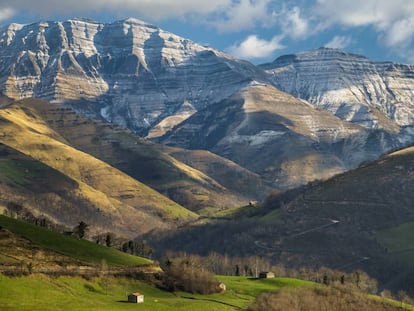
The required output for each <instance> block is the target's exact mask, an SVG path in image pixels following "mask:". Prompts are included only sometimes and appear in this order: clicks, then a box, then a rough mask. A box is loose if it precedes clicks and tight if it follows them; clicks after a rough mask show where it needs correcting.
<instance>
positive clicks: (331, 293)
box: [248, 287, 400, 311]
mask: <svg viewBox="0 0 414 311" xmlns="http://www.w3.org/2000/svg"><path fill="white" fill-rule="evenodd" d="M303 310H306V311H319V310H329V311H361V310H364V311H371V310H372V311H397V310H400V309H399V308H398V307H396V306H392V305H390V304H389V303H387V302H384V301H380V300H375V299H373V298H370V297H369V296H366V295H363V294H361V293H357V292H354V291H349V290H345V289H340V288H334V287H316V288H301V289H285V290H281V291H279V292H277V293H266V294H262V295H261V296H259V297H258V298H257V300H256V302H255V303H254V304H252V305H251V306H250V307H249V309H248V311H303Z"/></svg>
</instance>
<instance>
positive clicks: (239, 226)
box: [153, 147, 414, 290]
mask: <svg viewBox="0 0 414 311" xmlns="http://www.w3.org/2000/svg"><path fill="white" fill-rule="evenodd" d="M413 184H414V147H411V148H408V149H404V150H401V151H398V152H395V153H391V154H389V155H387V156H384V157H382V158H381V159H379V160H377V161H374V162H372V163H369V164H366V165H363V166H361V167H360V168H358V169H355V170H352V171H350V172H347V173H344V174H341V175H338V176H335V177H333V178H331V179H329V180H327V181H325V182H317V183H313V184H311V185H308V186H306V187H302V188H301V189H296V190H291V191H288V192H286V193H283V194H275V195H273V196H270V197H269V198H268V200H267V201H266V202H265V204H264V205H263V206H262V207H259V208H251V210H249V211H247V212H245V213H244V214H245V217H244V218H243V217H242V216H243V214H240V213H239V214H237V216H236V218H234V219H230V220H228V218H229V217H230V216H229V215H227V216H226V218H224V219H222V220H212V221H211V222H210V223H208V224H204V225H202V224H199V225H195V226H192V227H186V228H184V229H182V230H181V231H178V232H177V233H176V234H175V235H173V236H171V235H170V236H168V237H167V236H164V237H162V238H159V237H158V238H156V237H153V238H154V240H155V241H157V242H156V243H157V245H158V248H160V249H162V248H163V247H164V245H168V247H170V248H171V247H172V246H173V245H175V247H176V249H179V250H183V251H187V252H190V251H192V252H197V253H202V254H204V253H206V252H211V251H212V250H214V251H217V252H220V253H223V254H228V255H232V256H246V255H251V254H255V255H260V256H263V257H267V258H269V259H270V260H273V261H274V262H277V263H281V264H283V265H286V266H293V267H306V266H310V267H315V266H323V265H326V266H329V267H332V268H335V269H339V270H347V271H352V270H356V269H363V270H364V271H367V272H368V273H369V274H370V275H372V276H373V277H375V278H377V279H379V281H380V285H381V286H385V287H386V288H389V287H391V288H394V289H405V290H410V289H412V284H413V280H414V267H413V264H412V259H413V258H414V255H413V249H414V247H413V246H414V245H413V243H412V239H411V238H410V237H411V236H412V234H413V228H414V225H413V223H414V209H413V205H412V202H414V194H413V193H414V192H413V187H412V185H413ZM219 236H220V239H221V241H222V243H219V244H217V243H214V241H216V240H217V238H218V237H219ZM189 237H191V238H189ZM201 241H203V243H202V244H201V243H200V242H201Z"/></svg>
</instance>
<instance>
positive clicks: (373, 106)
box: [261, 48, 414, 131]
mask: <svg viewBox="0 0 414 311" xmlns="http://www.w3.org/2000/svg"><path fill="white" fill-rule="evenodd" d="M261 67H262V68H263V69H265V70H266V71H267V72H268V73H269V75H270V77H271V79H272V80H273V82H274V84H275V85H276V86H277V87H278V88H279V89H281V90H283V91H285V92H288V93H290V94H292V95H294V96H296V97H299V98H302V99H306V100H308V101H309V102H311V103H312V104H314V105H315V106H317V107H321V108H323V109H325V110H328V111H330V112H332V113H334V114H335V115H336V116H338V117H340V118H341V119H342V120H347V121H351V122H353V123H356V124H360V125H362V126H364V127H366V128H373V129H375V128H383V129H385V130H387V131H395V130H397V128H396V126H398V127H404V126H411V125H413V123H414V79H413V78H414V66H410V65H397V64H393V63H391V62H372V61H370V60H369V59H367V58H365V57H363V56H360V55H355V54H349V53H345V52H342V51H340V50H336V49H328V48H320V49H317V50H313V51H308V52H302V53H298V54H294V55H286V56H282V57H279V58H278V59H276V60H275V61H274V62H273V63H270V64H265V65H262V66H261Z"/></svg>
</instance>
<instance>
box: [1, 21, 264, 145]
mask: <svg viewBox="0 0 414 311" xmlns="http://www.w3.org/2000/svg"><path fill="white" fill-rule="evenodd" d="M0 59H1V60H2V62H1V63H0V89H1V91H2V93H3V94H4V95H7V96H9V97H12V98H15V99H18V98H26V97H37V98H42V99H46V100H49V101H55V102H65V103H68V102H72V103H73V104H76V103H79V102H84V101H88V103H87V104H86V103H83V104H82V105H77V108H78V109H79V110H83V111H84V112H87V113H90V114H92V115H95V116H97V115H100V116H102V117H103V118H105V119H106V120H108V121H111V122H114V123H117V124H119V125H122V126H125V127H129V128H132V129H133V130H135V131H136V132H138V133H140V134H143V135H147V134H149V136H150V137H157V136H160V135H163V134H164V133H165V132H166V131H168V130H169V129H171V128H172V127H174V126H175V125H176V124H178V123H180V122H182V121H183V120H185V119H186V118H188V117H189V116H191V115H192V114H193V113H194V112H195V111H197V110H199V109H202V108H204V107H205V106H206V105H208V104H211V103H212V102H218V101H220V100H222V99H224V98H227V97H229V96H230V95H231V94H233V93H234V92H235V91H237V90H238V89H240V87H241V86H243V85H245V84H246V83H249V82H250V81H251V80H252V77H256V78H257V79H261V78H263V79H264V77H265V75H264V74H263V72H262V71H261V70H259V69H258V68H256V67H255V66H253V65H251V64H250V63H247V62H243V61H239V60H235V59H233V58H232V57H230V56H229V55H226V54H224V53H222V52H219V51H216V50H214V49H211V48H206V47H203V46H201V45H198V44H195V43H193V42H191V41H189V40H186V39H183V38H181V37H178V36H176V35H174V34H172V33H168V32H165V31H163V30H161V29H159V28H156V27H154V26H152V25H149V24H146V23H144V22H141V21H139V20H136V19H127V20H123V21H119V22H115V23H112V24H101V23H96V22H91V21H87V20H69V21H66V22H63V23H61V22H42V23H36V24H31V25H25V26H23V25H16V24H12V25H10V26H8V27H6V28H4V29H2V30H1V31H0Z"/></svg>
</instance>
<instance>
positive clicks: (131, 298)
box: [128, 293, 144, 303]
mask: <svg viewBox="0 0 414 311" xmlns="http://www.w3.org/2000/svg"><path fill="white" fill-rule="evenodd" d="M128 302H133V303H143V302H144V295H143V294H141V293H132V294H129V295H128Z"/></svg>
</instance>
